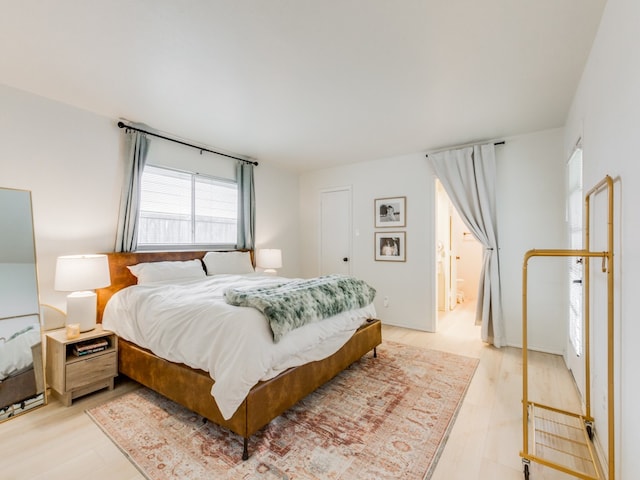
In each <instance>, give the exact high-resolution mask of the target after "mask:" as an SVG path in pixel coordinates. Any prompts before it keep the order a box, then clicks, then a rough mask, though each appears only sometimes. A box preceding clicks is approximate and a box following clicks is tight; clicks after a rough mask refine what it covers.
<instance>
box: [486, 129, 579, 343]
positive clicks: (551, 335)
mask: <svg viewBox="0 0 640 480" xmlns="http://www.w3.org/2000/svg"><path fill="white" fill-rule="evenodd" d="M562 145H563V130H562V129H554V130H546V131H542V132H537V133H531V134H527V135H519V136H516V137H511V138H507V139H506V143H505V145H503V146H500V147H497V148H496V162H497V176H498V180H497V189H498V191H497V192H496V201H497V215H498V243H499V245H500V270H501V271H500V273H501V287H502V308H503V313H504V318H505V328H506V333H507V344H508V345H513V346H521V345H522V266H523V257H524V254H525V253H526V252H527V251H528V250H531V249H534V248H536V249H542V248H554V249H557V248H566V232H565V223H564V217H565V200H564V196H565V183H564V182H565V181H564V171H565V168H564V164H565V159H564V154H563V148H562ZM565 265H566V262H565V261H564V260H563V259H553V260H551V259H542V258H537V259H532V260H531V261H530V262H529V267H528V270H529V271H528V284H529V292H528V304H529V308H528V314H527V317H528V320H529V322H530V328H529V339H528V340H529V347H530V348H531V349H534V350H541V351H546V352H552V353H562V352H563V351H564V348H565V338H566V328H565V324H566V317H567V308H568V306H567V301H568V300H567V295H568V293H567V287H568V284H567V282H568V280H567V278H568V277H567V274H566V273H565V272H566V267H565Z"/></svg>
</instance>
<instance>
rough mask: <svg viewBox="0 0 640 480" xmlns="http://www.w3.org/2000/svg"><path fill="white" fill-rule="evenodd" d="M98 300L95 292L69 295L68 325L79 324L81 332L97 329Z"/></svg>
mask: <svg viewBox="0 0 640 480" xmlns="http://www.w3.org/2000/svg"><path fill="white" fill-rule="evenodd" d="M97 300H98V296H97V295H96V293H95V292H88V291H86V292H73V293H70V294H69V295H67V322H66V323H67V325H71V324H74V323H77V324H79V325H80V331H81V332H88V331H89V330H93V329H94V328H96V312H97V308H96V305H97Z"/></svg>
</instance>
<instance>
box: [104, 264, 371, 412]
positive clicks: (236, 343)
mask: <svg viewBox="0 0 640 480" xmlns="http://www.w3.org/2000/svg"><path fill="white" fill-rule="evenodd" d="M283 281H286V279H284V278H281V277H274V276H272V275H269V276H266V275H262V274H249V275H215V276H212V277H207V278H204V279H198V280H190V281H184V282H181V283H173V284H154V285H136V286H133V287H128V288H125V289H123V290H121V291H119V292H118V293H116V294H115V295H114V296H113V297H112V298H111V300H110V301H109V302H108V304H107V306H106V308H105V311H104V316H103V321H102V323H103V326H104V328H106V329H108V330H111V331H114V332H115V333H117V334H118V335H119V336H120V337H122V338H124V339H126V340H129V341H131V342H134V343H136V344H137V345H140V346H142V347H144V348H147V349H149V350H151V351H152V352H153V353H155V354H156V355H158V356H159V357H162V358H165V359H167V360H170V361H172V362H178V363H184V364H186V365H189V366H190V367H193V368H199V369H202V370H205V371H207V372H209V374H210V375H211V378H213V379H214V380H215V384H214V385H213V388H212V390H211V394H212V395H213V397H214V399H215V401H216V403H217V405H218V408H219V409H220V412H221V413H222V415H223V417H224V418H225V419H228V418H230V417H231V416H232V415H233V414H234V412H235V411H236V410H237V408H238V406H240V404H241V403H242V401H243V400H244V398H245V397H246V396H247V394H248V393H249V390H250V389H251V387H253V386H254V385H255V384H256V383H258V382H259V381H261V380H268V379H270V378H273V377H275V376H276V375H278V374H279V373H280V372H282V371H284V370H286V369H288V368H290V367H294V366H298V365H302V364H305V363H308V362H311V361H314V360H320V359H322V358H326V357H328V356H330V355H332V354H333V353H335V352H336V351H338V350H339V349H340V347H342V345H344V344H345V343H346V341H347V340H348V339H349V338H350V337H351V336H352V335H353V333H354V332H355V330H356V329H357V328H358V327H359V326H360V325H361V324H362V323H363V322H364V320H365V319H366V318H373V317H375V309H374V307H373V304H372V305H369V306H367V307H365V308H361V309H358V310H352V311H349V312H345V313H342V314H340V315H336V316H334V317H331V318H328V319H325V320H322V321H319V322H315V323H310V324H308V325H305V326H303V327H301V328H298V329H295V330H293V331H291V332H289V333H288V334H287V335H285V337H283V338H282V339H281V340H280V341H279V342H278V343H274V341H273V336H272V333H271V330H270V328H269V324H268V322H267V320H266V319H265V317H264V316H263V315H262V314H261V313H260V312H259V311H258V310H256V309H254V308H249V307H234V306H231V305H228V304H227V303H226V302H225V301H224V299H223V297H222V295H223V293H224V290H225V289H227V288H229V287H241V286H256V287H257V286H266V285H270V284H273V283H282V282H283Z"/></svg>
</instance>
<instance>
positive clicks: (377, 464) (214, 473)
mask: <svg viewBox="0 0 640 480" xmlns="http://www.w3.org/2000/svg"><path fill="white" fill-rule="evenodd" d="M477 364H478V360H477V359H472V358H467V357H462V356H459V355H453V354H449V353H443V352H438V351H434V350H426V349H421V348H416V347H410V346H406V345H401V344H398V343H392V342H386V341H385V342H384V343H383V344H382V345H381V346H380V347H378V357H377V358H373V357H372V355H370V354H367V355H366V356H365V357H363V358H362V359H361V360H359V361H358V362H356V363H354V364H353V365H352V366H351V367H350V368H348V369H347V370H345V371H344V372H342V373H341V374H340V375H338V376H337V377H336V378H334V379H333V380H331V381H330V382H329V383H327V384H326V385H325V386H323V387H321V388H320V389H318V390H317V391H316V392H314V393H312V394H311V395H309V396H307V397H306V398H305V399H304V400H302V401H301V402H300V403H298V404H297V405H296V406H294V407H292V408H291V409H289V410H288V411H286V412H285V413H283V414H282V415H281V416H280V417H278V418H276V419H275V420H273V421H272V422H271V423H270V424H269V425H267V426H266V427H265V428H263V429H262V430H261V431H260V432H258V433H257V434H255V435H254V436H253V437H252V438H251V439H250V441H249V454H250V457H249V459H248V460H247V461H244V462H243V461H242V460H241V455H242V438H241V437H240V436H238V435H236V434H234V433H231V432H229V431H228V430H226V429H223V428H221V427H218V426H216V425H213V424H211V423H210V422H203V419H202V417H199V416H198V415H196V414H194V413H193V412H190V411H189V410H187V409H185V408H183V407H181V406H179V405H177V404H175V403H173V402H171V401H170V400H167V399H165V398H164V397H162V396H160V395H157V394H156V393H154V392H152V391H150V390H148V389H146V388H140V389H137V390H135V391H133V392H131V393H128V394H125V395H123V396H121V397H119V398H116V399H114V400H111V401H109V402H108V403H106V404H104V405H101V406H99V407H96V408H93V409H92V410H89V411H88V412H87V413H88V414H89V416H91V418H93V420H94V421H95V422H96V423H97V424H98V426H100V428H102V430H103V431H104V432H105V433H106V434H107V435H108V436H109V437H110V438H111V439H112V440H113V442H114V443H115V444H116V445H117V446H118V447H119V448H120V449H121V450H122V451H123V452H124V453H125V454H126V455H127V456H128V457H129V458H130V460H131V461H132V462H133V463H134V464H135V465H136V466H137V468H138V469H139V470H140V471H141V472H142V473H143V474H144V475H145V476H146V477H147V478H149V479H151V480H165V479H176V480H177V479H191V480H195V479H204V478H215V479H294V478H295V479H304V480H311V479H341V480H356V479H365V478H371V479H373V478H375V479H386V478H389V479H398V478H403V479H424V478H429V477H430V476H431V473H432V471H433V468H434V467H435V464H436V462H437V459H438V457H439V454H440V451H441V449H442V448H443V447H444V444H445V442H446V439H447V436H448V433H449V430H450V428H451V426H452V425H453V422H454V420H455V416H456V413H457V411H458V408H459V407H460V404H461V403H462V399H463V397H464V394H465V392H466V390H467V387H468V385H469V383H470V381H471V378H472V376H473V374H474V372H475V369H476V366H477Z"/></svg>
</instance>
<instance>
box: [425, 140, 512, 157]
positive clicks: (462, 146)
mask: <svg viewBox="0 0 640 480" xmlns="http://www.w3.org/2000/svg"><path fill="white" fill-rule="evenodd" d="M505 143H506V142H505V141H504V140H501V141H499V142H493V145H494V146H497V145H504V144H505ZM474 145H478V144H477V143H473V144H470V145H461V146H459V147H451V148H448V149H447V150H459V149H461V148H468V147H473V146H474ZM447 150H438V151H437V152H431V153H439V152H446V151H447ZM425 157H427V158H428V157H429V154H428V153H427V154H426V155H425Z"/></svg>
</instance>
